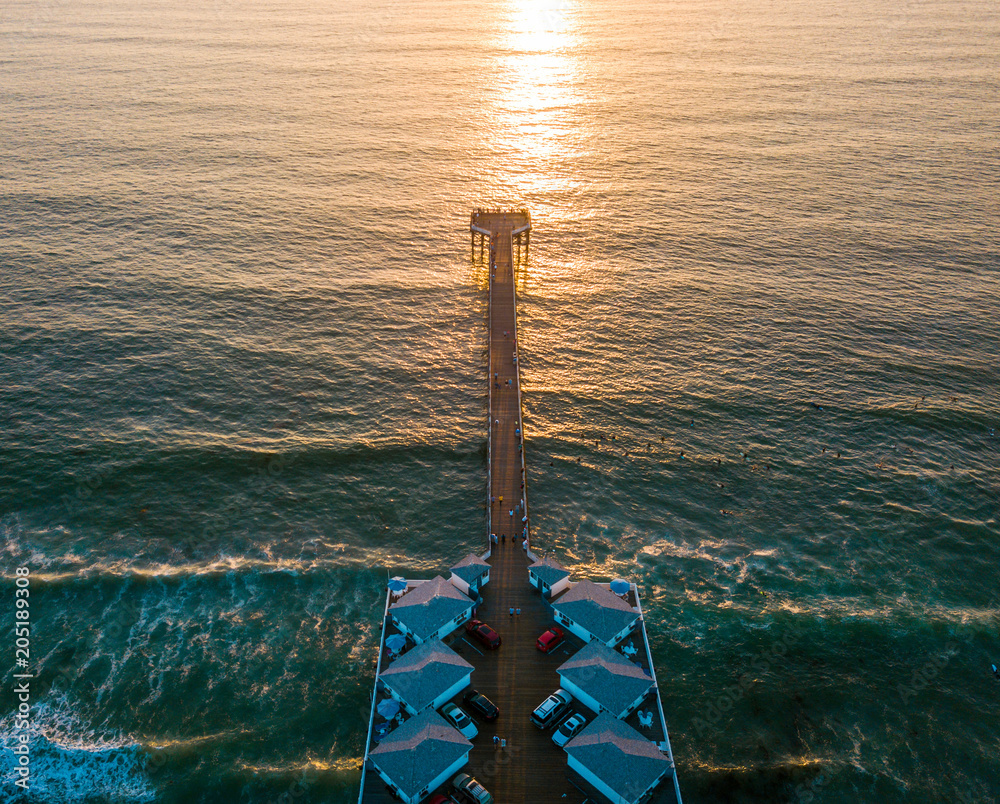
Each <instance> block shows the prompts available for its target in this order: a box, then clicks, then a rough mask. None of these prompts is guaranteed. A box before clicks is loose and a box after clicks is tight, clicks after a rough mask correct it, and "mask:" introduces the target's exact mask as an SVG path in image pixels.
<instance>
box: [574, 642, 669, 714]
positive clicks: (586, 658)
mask: <svg viewBox="0 0 1000 804" xmlns="http://www.w3.org/2000/svg"><path fill="white" fill-rule="evenodd" d="M558 672H559V675H560V676H561V677H562V678H565V679H566V680H568V681H571V682H572V683H574V684H575V685H576V686H577V687H579V688H580V689H581V690H583V691H584V692H585V693H587V694H588V695H590V696H591V697H592V698H593V699H594V700H596V701H597V702H598V703H599V704H600V705H601V706H603V707H605V708H606V709H608V710H609V711H610V712H611V713H612V714H613V715H615V716H616V717H621V716H622V715H623V714H624V713H625V710H626V708H627V707H628V706H630V705H631V704H632V703H634V702H635V701H636V699H638V698H640V697H641V696H643V695H645V694H646V693H647V692H648V691H649V690H650V689H651V688H652V686H653V679H652V678H650V677H649V676H647V675H646V674H645V673H644V672H643V671H642V668H641V667H639V666H637V665H635V664H633V663H632V662H630V661H629V660H628V659H626V658H625V657H624V656H622V655H621V654H620V653H618V651H615V650H612V649H611V648H609V647H608V646H607V645H605V644H604V643H603V642H596V641H595V642H590V643H588V644H587V645H584V646H583V647H582V648H581V649H580V650H579V651H578V652H577V653H576V654H575V655H574V656H573V658H571V659H570V660H569V661H568V662H565V663H564V664H563V665H562V666H561V667H560V668H559V670H558Z"/></svg>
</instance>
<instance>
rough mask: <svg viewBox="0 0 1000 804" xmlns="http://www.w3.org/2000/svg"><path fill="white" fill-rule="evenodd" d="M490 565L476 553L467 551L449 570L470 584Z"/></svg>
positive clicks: (483, 573)
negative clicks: (467, 553)
mask: <svg viewBox="0 0 1000 804" xmlns="http://www.w3.org/2000/svg"><path fill="white" fill-rule="evenodd" d="M489 569H490V565H489V564H487V563H486V562H485V561H483V559H481V558H480V557H479V556H477V555H473V554H472V553H469V555H467V556H466V557H465V558H463V559H462V560H461V561H459V562H458V563H457V564H456V565H455V566H454V567H452V568H451V571H452V572H453V573H455V575H457V576H458V577H459V578H461V579H462V580H463V581H465V582H466V583H467V584H469V585H470V586H471V585H472V584H474V583H475V582H476V581H478V580H479V579H480V578H481V577H482V576H483V575H485V574H486V573H487V572H489Z"/></svg>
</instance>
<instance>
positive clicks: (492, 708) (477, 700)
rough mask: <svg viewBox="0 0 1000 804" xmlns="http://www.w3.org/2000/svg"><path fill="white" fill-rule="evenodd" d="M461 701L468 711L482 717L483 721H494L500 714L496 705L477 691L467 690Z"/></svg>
mask: <svg viewBox="0 0 1000 804" xmlns="http://www.w3.org/2000/svg"><path fill="white" fill-rule="evenodd" d="M462 700H463V701H464V702H465V705H466V706H467V707H469V709H472V710H474V711H475V712H478V713H479V714H480V715H482V716H483V719H484V720H496V719H497V717H498V716H499V714H500V710H499V709H497V705H496V704H495V703H493V701H491V700H490V699H489V698H487V697H486V696H485V695H483V694H482V693H481V692H479V691H477V690H469V691H468V692H467V693H465V697H464V698H463V699H462Z"/></svg>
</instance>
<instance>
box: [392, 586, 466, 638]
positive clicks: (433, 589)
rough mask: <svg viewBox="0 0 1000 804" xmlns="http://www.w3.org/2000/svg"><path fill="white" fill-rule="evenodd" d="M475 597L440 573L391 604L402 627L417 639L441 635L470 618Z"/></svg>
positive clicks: (396, 619) (393, 620) (413, 587)
mask: <svg viewBox="0 0 1000 804" xmlns="http://www.w3.org/2000/svg"><path fill="white" fill-rule="evenodd" d="M471 613H472V600H471V599H470V598H469V596H468V595H465V594H463V593H462V592H460V591H458V589H456V588H455V587H454V586H453V585H452V584H451V583H449V582H448V581H446V580H445V579H444V578H442V577H441V576H440V575H437V576H435V577H434V578H432V579H431V580H429V581H424V582H423V583H419V584H417V585H415V586H411V588H410V590H409V591H408V592H407V593H406V594H405V595H403V596H402V597H401V598H399V600H397V601H396V602H395V603H393V604H392V605H391V606H390V607H389V616H390V617H392V622H393V624H394V625H395V626H396V628H398V629H399V630H400V631H402V632H403V633H405V634H409V635H410V636H412V637H413V639H414V641H416V642H426V641H427V640H429V639H441V638H442V637H445V636H447V635H448V634H449V633H451V632H452V631H454V630H455V629H456V628H458V626H460V625H461V624H462V623H464V622H466V621H467V620H468V619H469V616H470V615H471Z"/></svg>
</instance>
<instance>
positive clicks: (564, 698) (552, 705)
mask: <svg viewBox="0 0 1000 804" xmlns="http://www.w3.org/2000/svg"><path fill="white" fill-rule="evenodd" d="M572 702H573V696H572V695H570V694H569V693H568V692H566V690H564V689H562V688H561V687H560V688H559V689H557V690H556V691H555V692H553V693H552V694H551V695H550V696H549V697H548V698H546V699H545V700H544V701H542V702H541V703H540V704H538V706H536V707H535V711H534V712H532V713H531V722H532V723H534V724H535V725H536V726H538V728H540V729H547V728H549V727H550V726H553V725H555V724H556V723H558V722H559V718H561V717H562V716H563V715H564V714H566V710H567V709H569V705H570V704H571V703H572Z"/></svg>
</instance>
